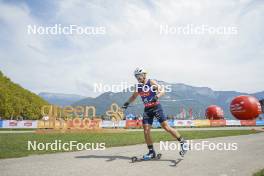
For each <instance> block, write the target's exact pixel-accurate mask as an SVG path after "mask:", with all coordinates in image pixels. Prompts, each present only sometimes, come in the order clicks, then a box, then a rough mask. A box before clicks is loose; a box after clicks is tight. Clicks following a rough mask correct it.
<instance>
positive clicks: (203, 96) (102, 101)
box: [39, 81, 264, 119]
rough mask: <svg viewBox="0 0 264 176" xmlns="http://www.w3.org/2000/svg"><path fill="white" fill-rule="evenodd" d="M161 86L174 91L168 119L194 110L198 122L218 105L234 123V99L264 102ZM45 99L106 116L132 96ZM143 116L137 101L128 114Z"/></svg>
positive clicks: (166, 101) (165, 102)
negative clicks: (198, 119)
mask: <svg viewBox="0 0 264 176" xmlns="http://www.w3.org/2000/svg"><path fill="white" fill-rule="evenodd" d="M159 84H161V85H164V86H166V85H170V86H171V91H170V92H166V94H165V96H163V97H162V98H161V100H160V101H161V104H162V106H163V108H164V110H165V112H166V114H167V115H173V116H175V115H177V116H179V114H180V113H182V112H184V111H185V112H186V114H187V118H188V114H189V111H190V109H191V111H192V113H193V116H195V117H196V118H204V114H205V110H206V108H207V107H208V106H209V105H218V106H220V107H222V108H223V110H224V113H225V118H226V119H232V118H233V117H232V115H231V113H230V111H229V105H230V102H231V101H232V99H233V98H234V97H236V96H238V95H252V96H255V97H256V98H258V99H263V98H264V91H261V92H257V93H253V94H248V93H244V92H237V91H214V90H212V89H211V88H208V87H195V86H190V85H186V84H182V83H174V84H170V83H167V82H164V81H159ZM39 95H40V96H41V97H42V98H44V99H45V100H46V101H48V102H49V103H51V104H57V105H62V106H65V105H73V106H95V107H96V114H98V115H102V114H105V111H107V110H108V109H109V107H110V105H111V104H112V103H113V102H115V103H117V104H118V105H119V106H122V105H123V103H124V102H125V101H126V100H127V99H128V98H129V96H130V95H131V93H130V92H127V91H126V90H123V91H122V92H117V93H113V92H105V93H102V94H101V95H99V96H97V97H95V98H91V97H87V98H84V97H83V96H78V95H68V94H54V93H53V94H51V93H40V94H39ZM142 112H143V105H142V103H141V100H140V98H137V100H136V101H135V103H133V104H132V105H131V106H130V107H129V108H128V109H127V111H126V113H133V114H141V113H142Z"/></svg>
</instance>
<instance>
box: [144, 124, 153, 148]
mask: <svg viewBox="0 0 264 176" xmlns="http://www.w3.org/2000/svg"><path fill="white" fill-rule="evenodd" d="M143 128H144V137H145V142H146V144H147V145H148V146H149V145H153V142H152V138H151V134H150V129H151V125H150V124H143Z"/></svg>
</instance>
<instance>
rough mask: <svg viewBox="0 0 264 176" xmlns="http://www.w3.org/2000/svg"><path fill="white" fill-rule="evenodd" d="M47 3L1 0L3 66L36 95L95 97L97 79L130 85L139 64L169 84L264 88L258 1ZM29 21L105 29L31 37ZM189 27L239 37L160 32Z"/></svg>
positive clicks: (0, 60) (0, 55)
mask: <svg viewBox="0 0 264 176" xmlns="http://www.w3.org/2000/svg"><path fill="white" fill-rule="evenodd" d="M48 5H49V6H50V7H51V8H50V9H51V10H50V11H51V12H50V13H49V11H48V9H49V8H47V7H46V8H45V9H43V11H41V8H40V7H41V4H34V5H31V4H29V3H6V2H0V11H1V12H3V13H1V14H0V23H1V24H2V25H1V26H3V27H2V28H1V29H0V32H1V34H0V38H1V39H3V40H1V42H0V46H1V48H0V69H1V70H3V71H4V73H6V74H7V75H8V76H10V77H11V78H12V79H13V80H14V81H15V82H18V83H20V84H21V85H22V86H24V87H26V88H28V89H30V90H32V91H34V92H41V91H54V92H62V93H76V94H82V95H87V96H95V95H96V94H95V93H93V92H92V91H91V86H92V85H93V84H94V83H95V82H102V83H106V84H113V83H120V82H122V81H128V82H129V83H134V82H135V80H134V77H133V74H132V73H133V70H134V69H135V68H136V67H137V66H143V67H145V68H146V69H147V70H148V71H149V76H150V77H153V78H156V79H160V80H164V81H167V82H182V83H186V84H191V85H194V86H209V87H211V88H213V89H216V90H237V91H244V92H255V91H261V90H263V89H264V87H263V85H264V79H263V78H262V77H263V76H262V75H263V66H264V61H263V56H264V53H263V52H264V50H263V48H264V47H263V41H264V40H263V34H262V31H263V29H264V24H263V23H262V16H263V15H264V14H263V13H264V11H263V8H264V6H263V3H262V2H260V1H249V0H244V1H232V0H225V1H218V2H217V4H215V2H214V3H213V2H211V1H208V0H200V1H197V0H196V1H194V0H193V1H180V0H178V1H166V2H164V1H130V2H125V1H115V3H110V2H108V1H89V2H87V1H84V0H77V1H72V0H67V1H58V3H48ZM36 9H38V13H36ZM45 14H47V17H49V18H45ZM48 14H49V15H48ZM50 14H52V15H53V16H52V17H50ZM28 24H36V25H52V24H62V25H69V24H75V25H80V26H104V27H105V28H106V34H105V35H97V36H83V35H81V36H78V35H57V36H52V35H47V36H45V35H44V36H43V35H28V34H27V33H26V29H27V28H26V27H27V25H28ZM188 24H192V25H194V26H199V25H208V26H216V27H217V26H227V27H228V26H235V27H237V29H238V35H209V34H205V35H173V34H170V35H160V25H169V26H186V25H188Z"/></svg>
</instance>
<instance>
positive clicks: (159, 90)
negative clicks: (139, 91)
mask: <svg viewBox="0 0 264 176" xmlns="http://www.w3.org/2000/svg"><path fill="white" fill-rule="evenodd" d="M150 85H151V86H153V88H155V89H156V91H157V94H156V96H157V97H158V98H160V97H161V96H163V95H165V90H164V88H163V87H162V86H160V85H159V84H158V83H157V81H155V80H150Z"/></svg>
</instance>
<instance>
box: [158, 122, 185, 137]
mask: <svg viewBox="0 0 264 176" xmlns="http://www.w3.org/2000/svg"><path fill="white" fill-rule="evenodd" d="M161 127H162V128H163V129H164V130H165V131H167V132H168V133H170V134H171V135H172V137H174V138H176V139H177V140H180V139H181V135H180V133H179V132H178V130H174V129H173V128H171V127H170V126H169V124H168V122H167V121H163V122H162V123H161Z"/></svg>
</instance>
